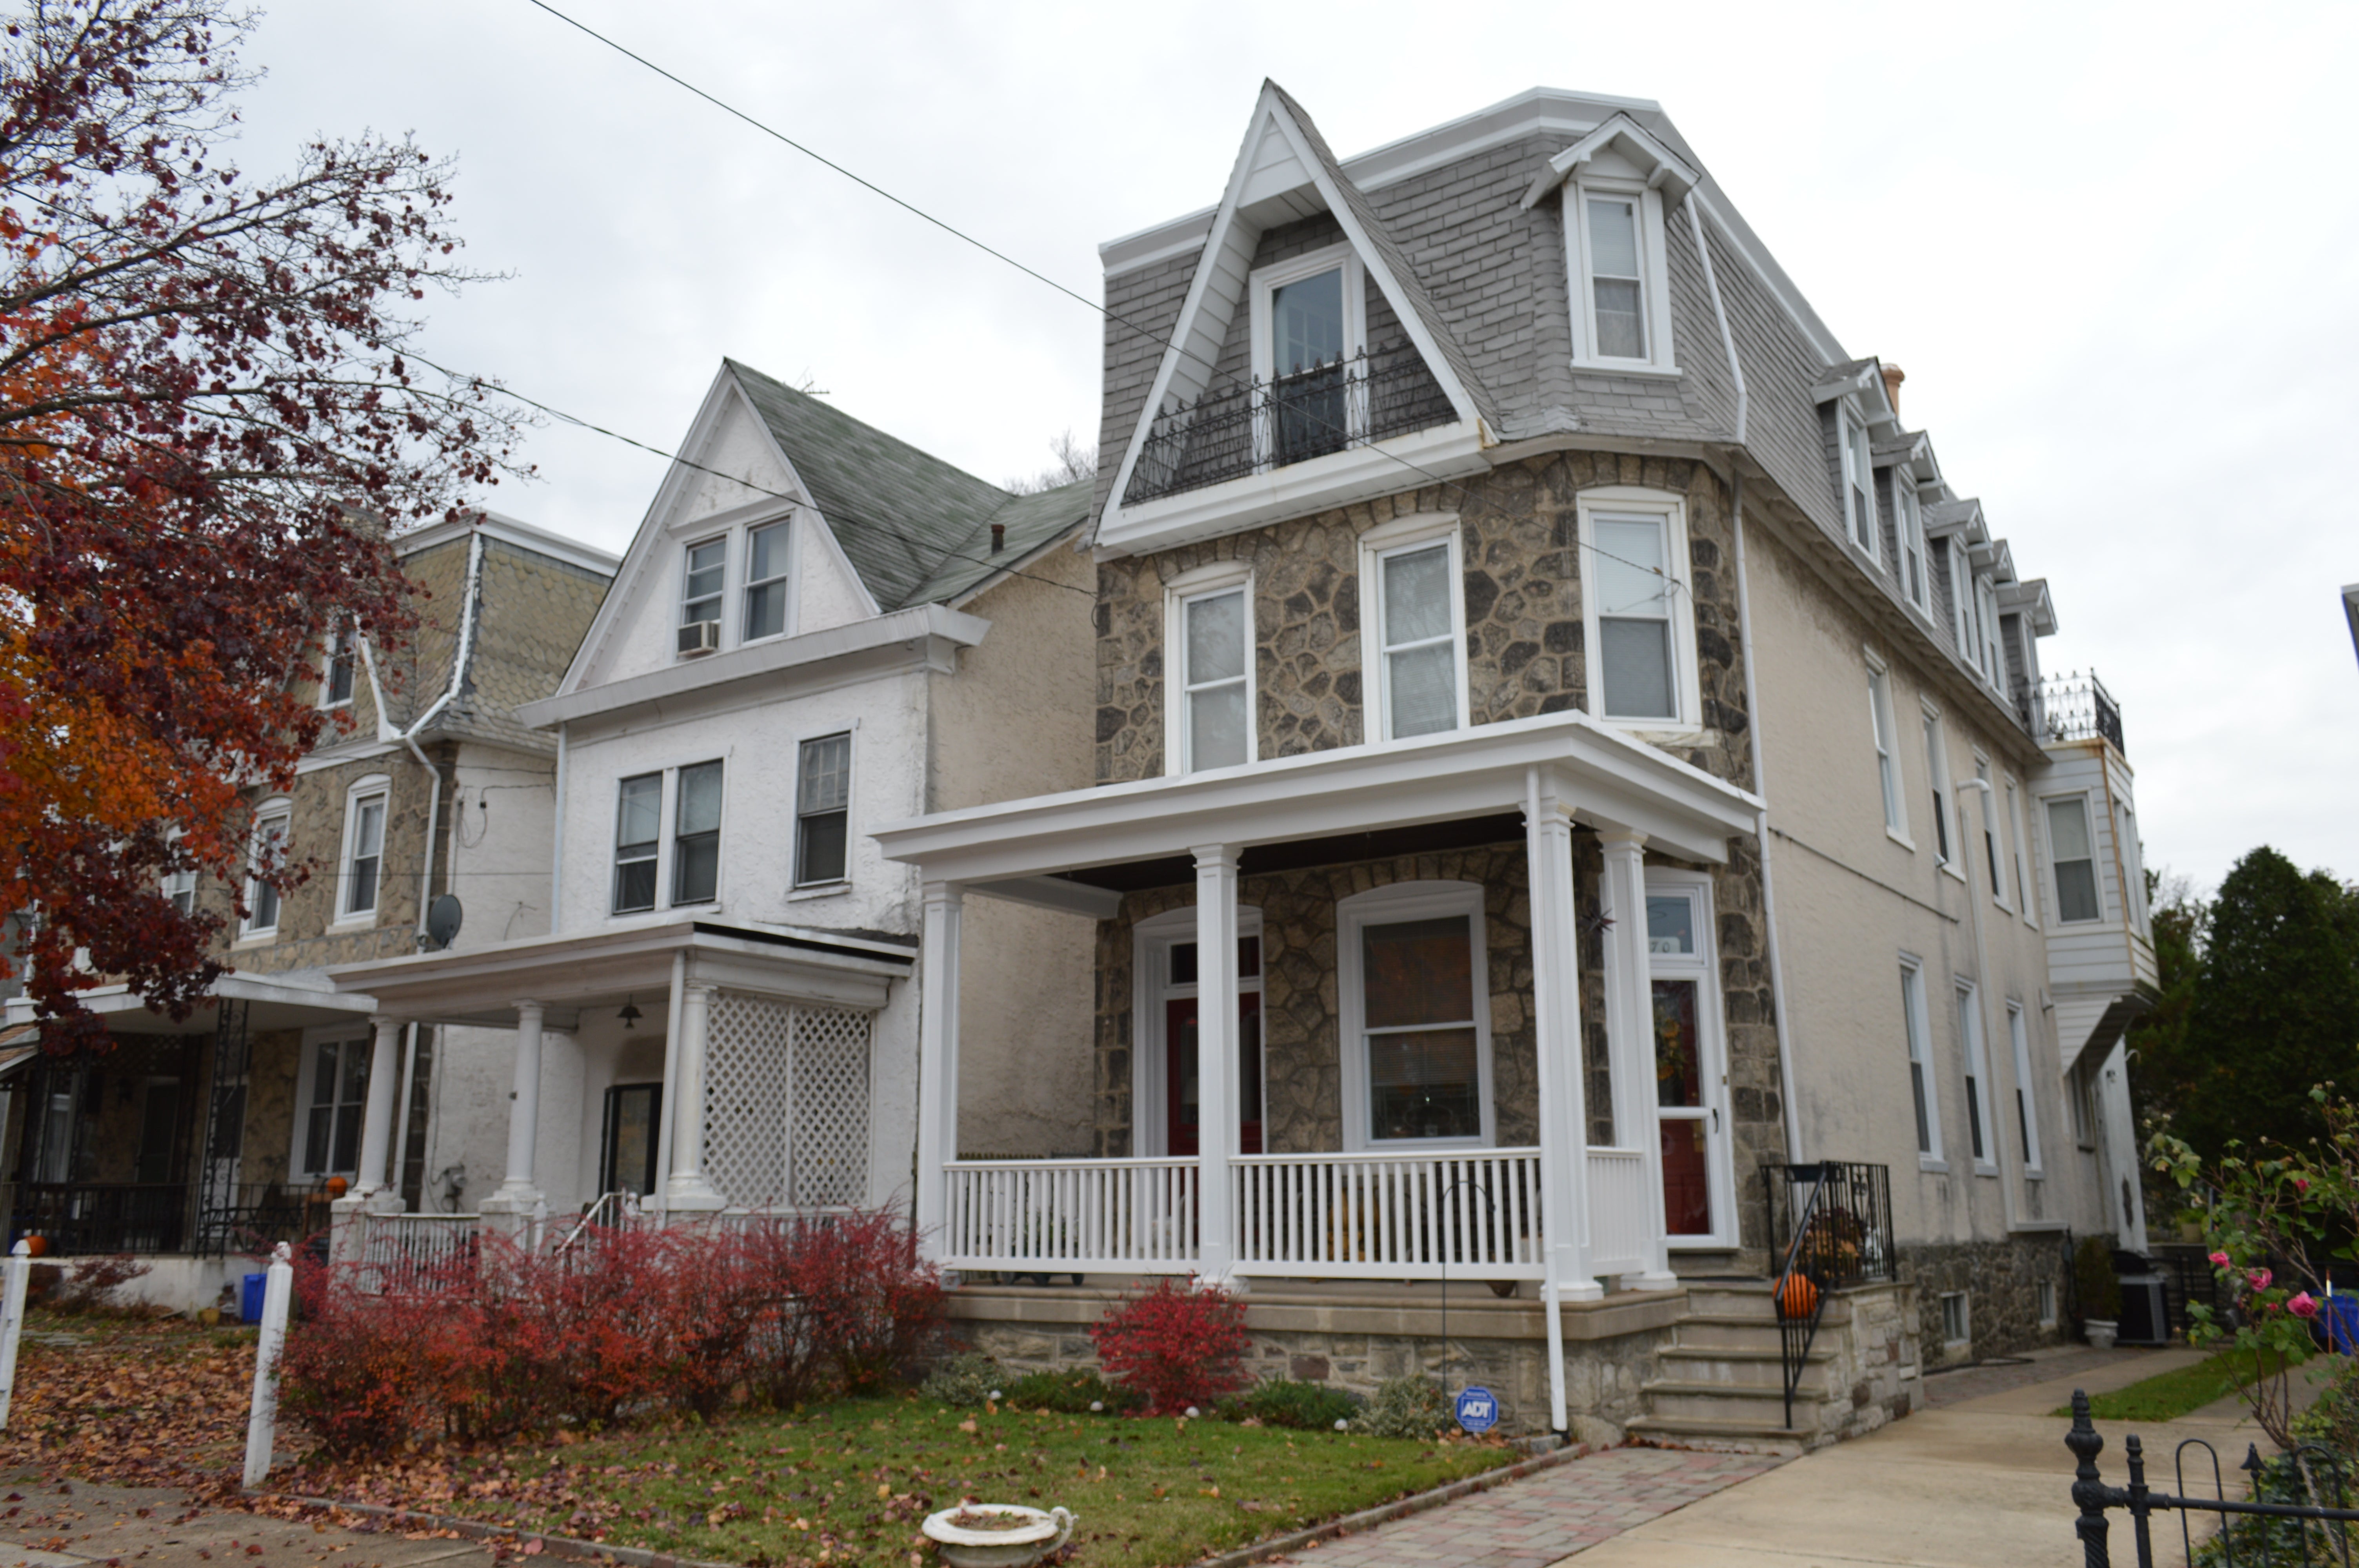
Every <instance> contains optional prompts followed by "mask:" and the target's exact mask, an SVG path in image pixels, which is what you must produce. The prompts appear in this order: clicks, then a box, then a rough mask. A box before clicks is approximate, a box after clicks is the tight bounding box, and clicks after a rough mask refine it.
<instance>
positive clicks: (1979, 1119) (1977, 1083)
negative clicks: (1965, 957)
mask: <svg viewBox="0 0 2359 1568" xmlns="http://www.w3.org/2000/svg"><path fill="white" fill-rule="evenodd" d="M1957 998H1958V1044H1959V1048H1960V1049H1961V1050H1962V1052H1963V1053H1964V1054H1965V1069H1966V1130H1967V1132H1968V1133H1969V1135H1970V1136H1971V1137H1972V1139H1973V1146H1974V1164H1975V1165H1976V1166H1978V1167H1991V1166H1994V1165H1995V1163H1996V1162H1997V1160H1998V1145H1997V1141H1996V1140H1995V1139H1994V1138H1993V1137H1992V1136H1991V1114H1990V1113H1991V1103H1990V1063H1989V1060H1988V1058H1987V1056H1986V1054H1984V1049H1983V1014H1982V1007H1981V1005H1980V1003H1979V1002H1978V1000H1977V999H1976V998H1975V995H1974V988H1973V985H1972V984H1971V983H1970V982H1968V981H1965V980H1960V981H1959V982H1958V983H1957Z"/></svg>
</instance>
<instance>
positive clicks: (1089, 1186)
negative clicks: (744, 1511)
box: [875, 714, 1756, 1372]
mask: <svg viewBox="0 0 2359 1568" xmlns="http://www.w3.org/2000/svg"><path fill="white" fill-rule="evenodd" d="M1755 806H1756V803H1755V801H1754V799H1753V797H1752V796H1750V795H1746V794H1745V793H1744V792H1743V791H1740V790H1738V789H1735V788H1734V787H1733V786H1731V785H1729V784H1725V783H1723V782H1722V781H1720V780H1717V779H1714V778H1712V777H1711V776H1710V775H1708V774H1706V773H1702V772H1701V771H1700V770H1697V769H1694V768H1691V767H1689V766H1688V765H1686V764H1685V763H1682V762H1679V761H1677V760H1676V759H1674V758H1672V757H1671V756H1669V754H1667V753H1666V752H1660V751H1658V750H1656V749H1655V748H1653V747H1650V746H1647V745H1645V744H1642V743H1640V742H1637V741H1632V740H1630V739H1628V738H1627V737H1625V736H1623V735H1621V734H1619V733H1616V732H1615V731H1614V730H1610V729H1607V728H1605V727H1603V726H1601V725H1598V724H1596V723H1594V722H1593V721H1592V720H1591V719H1588V718H1587V717H1586V716H1585V715H1582V714H1560V715H1551V716H1549V717H1545V718H1539V719H1520V720H1516V721H1513V722H1509V723H1504V724H1496V725H1487V726H1482V727H1479V728H1476V729H1473V730H1461V731H1455V732H1451V733H1448V734H1442V735H1436V736H1427V737H1421V738H1419V739H1418V740H1415V741H1404V742H1396V743H1392V744H1387V745H1384V746H1364V747H1355V748H1350V749H1346V750H1340V751H1331V752H1319V753H1314V754H1311V755H1308V756H1298V757H1290V758H1287V759H1283V760H1281V761H1278V762H1268V763H1262V764H1256V765H1251V766H1246V767H1241V768H1230V769H1222V770H1216V771H1212V772H1207V773H1197V774H1193V775H1187V776H1178V777H1169V778H1162V779H1155V780H1149V781H1146V782H1143V783H1138V784H1120V785H1114V786H1110V787H1107V788H1103V789H1097V790H1089V791H1077V792H1073V793H1071V794H1067V795H1053V796H1045V797H1038V798H1035V799H1030V800H1021V801H1015V802H1010V803H1007V804H1006V805H1001V806H985V807H976V808H972V809H968V810H963V811H957V812H948V813H942V814H939V815H937V816H929V817H924V818H919V819H916V820H914V821H909V822H905V823H899V824H895V825H892V826H890V827H885V828H883V829H881V830H879V831H878V832H877V833H876V834H875V837H876V838H877V840H878V842H879V843H880V844H881V845H882V846H883V847H884V849H885V851H886V854H887V856H889V857H890V858H892V859H895V860H902V861H905V862H907V863H909V864H912V865H914V866H916V867H918V868H919V871H920V873H921V876H922V878H923V880H924V885H925V897H926V925H925V933H924V941H923V953H924V960H923V973H922V982H921V983H922V986H923V1011H922V1014H921V1033H920V1043H919V1059H920V1064H921V1070H920V1076H919V1121H918V1176H917V1181H918V1187H917V1200H916V1208H917V1218H918V1226H919V1236H920V1246H921V1247H923V1248H925V1249H927V1250H928V1251H929V1253H930V1254H931V1255H932V1256H933V1257H935V1258H936V1259H937V1260H940V1262H942V1263H943V1264H945V1265H947V1266H949V1267H951V1268H956V1269H969V1270H995V1271H1013V1272H1018V1273H1022V1272H1035V1273H1093V1272H1095V1273H1112V1274H1121V1275H1139V1274H1158V1273H1160V1274H1189V1275H1196V1276H1200V1277H1202V1278H1204V1279H1206V1280H1208V1281H1220V1282H1223V1283H1236V1284H1242V1283H1244V1282H1245V1281H1253V1280H1256V1279H1298V1280H1343V1279H1360V1280H1400V1281H1414V1280H1443V1279H1462V1280H1482V1281H1535V1282H1536V1283H1537V1284H1538V1288H1539V1292H1540V1294H1541V1297H1542V1299H1543V1301H1544V1302H1545V1303H1547V1305H1548V1309H1549V1313H1550V1314H1554V1313H1555V1311H1556V1310H1557V1308H1558V1306H1559V1305H1560V1303H1566V1302H1578V1301H1593V1300H1597V1299H1599V1298H1600V1297H1601V1296H1602V1295H1603V1293H1604V1290H1605V1288H1606V1287H1605V1283H1604V1281H1611V1280H1614V1279H1616V1278H1617V1277H1618V1278H1619V1280H1620V1281H1621V1283H1622V1284H1623V1285H1624V1286H1625V1287H1629V1288H1636V1289H1641V1290H1667V1289H1670V1288H1672V1287H1673V1286H1674V1285H1675V1284H1676V1283H1677V1278H1676V1276H1675V1275H1674V1274H1673V1272H1672V1271H1671V1269H1670V1264H1669V1237H1668V1227H1667V1225H1666V1219H1665V1212H1664V1188H1663V1174H1662V1168H1661V1144H1660V1142H1659V1141H1658V1123H1657V1118H1658V1108H1657V1106H1656V1102H1655V1085H1656V1054H1655V1041H1654V1038H1653V1024H1654V1019H1655V1010H1656V1003H1655V998H1654V994H1653V989H1652V979H1651V962H1650V957H1649V951H1648V948H1649V943H1648V940H1647V930H1648V927H1647V896H1648V884H1647V869H1646V866H1645V862H1644V856H1645V851H1646V849H1647V847H1648V846H1649V845H1653V846H1655V847H1657V848H1658V849H1660V850H1662V851H1664V852H1666V853H1669V854H1670V855H1673V856H1676V857H1678V858H1679V859H1680V860H1683V861H1689V862H1701V863H1705V864H1716V863H1724V862H1725V860H1727V856H1728V850H1727V839H1728V838H1729V837H1730V836H1731V835H1732V834H1737V833H1750V832H1751V831H1752V829H1753V827H1754V822H1755V816H1754V812H1755ZM1518 819H1519V820H1520V825H1521V828H1522V838H1523V866H1524V870H1525V874H1526V875H1527V878H1528V891H1529V931H1530V944H1531V954H1532V964H1531V983H1530V994H1529V996H1528V998H1526V999H1523V1000H1525V1002H1526V1003H1527V1006H1528V1008H1529V1012H1530V1016H1531V1019H1532V1022H1533V1033H1534V1035H1535V1044H1536V1051H1535V1056H1536V1062H1535V1064H1534V1066H1535V1069H1536V1082H1535V1089H1536V1098H1537V1116H1536V1118H1535V1119H1534V1125H1535V1127H1536V1130H1537V1133H1538V1136H1537V1138H1536V1139H1532V1140H1530V1141H1525V1142H1518V1143H1514V1144H1501V1143H1500V1142H1499V1141H1497V1140H1496V1139H1495V1137H1494V1136H1493V1134H1494V1130H1495V1128H1494V1122H1493V1120H1492V1119H1491V1116H1490V1113H1489V1111H1488V1108H1487V1102H1486V1108H1485V1111H1484V1118H1483V1133H1482V1136H1481V1137H1479V1138H1477V1137H1474V1136H1472V1135H1471V1133H1467V1134H1466V1135H1462V1136H1458V1137H1454V1138H1447V1139H1439V1138H1438V1139H1432V1140H1418V1139H1414V1138H1410V1139H1397V1140H1393V1141H1386V1140H1382V1139H1374V1138H1368V1137H1359V1138H1353V1137H1352V1136H1350V1135H1349V1134H1348V1133H1347V1135H1346V1137H1345V1138H1344V1139H1343V1145H1344V1146H1343V1147H1341V1148H1336V1149H1330V1150H1318V1151H1314V1152H1272V1153H1263V1152H1247V1150H1246V1149H1245V1147H1243V1146H1242V1143H1241V1139H1240V1134H1239V1121H1238V1114H1237V1112H1238V1108H1239V1107H1240V1105H1241V1103H1242V1102H1241V1098H1240V1097H1241V1095H1244V1094H1246V1093H1247V1092H1249V1088H1250V1087H1249V1086H1246V1085H1244V1084H1241V1083H1240V1081H1239V1074H1238V1061H1239V1055H1240V1053H1239V1050H1238V1030H1239V1027H1240V1026H1239V1022H1238V1021H1239V1007H1238V999H1239V997H1240V994H1241V992H1242V991H1243V990H1245V989H1247V986H1246V984H1245V983H1241V976H1240V974H1239V954H1240V945H1239V933H1240V916H1241V907H1240V903H1239V883H1240V879H1241V875H1243V874H1245V872H1244V863H1245V861H1246V860H1250V859H1254V858H1256V857H1260V858H1261V859H1262V860H1264V861H1265V863H1268V862H1269V860H1270V858H1271V857H1273V856H1283V855H1284V854H1285V853H1288V852H1291V853H1294V854H1296V855H1297V856H1298V857H1299V855H1301V854H1303V853H1316V852H1317V851H1316V847H1317V846H1318V845H1321V844H1324V843H1328V842H1333V841H1338V840H1341V839H1343V838H1344V837H1345V836H1349V835H1362V836H1366V835H1376V834H1398V833H1399V832H1401V831H1402V830H1412V831H1414V830H1418V829H1421V828H1422V829H1435V830H1441V829H1444V828H1445V827H1446V826H1447V825H1450V824H1453V823H1457V824H1467V823H1471V822H1493V823H1495V822H1499V821H1505V822H1507V823H1508V824H1510V825H1511V826H1510V827H1508V829H1507V831H1509V832H1512V831H1513V827H1512V824H1514V823H1515V822H1516V821H1517V820H1518ZM1577 823H1578V824H1580V825H1582V826H1584V827H1589V828H1591V829H1593V830H1594V831H1595V833H1596V835H1597V838H1598V842H1599V846H1600V848H1601V849H1602V851H1603V878H1602V883H1601V894H1602V897H1601V899H1600V901H1599V902H1600V903H1601V905H1602V907H1599V908H1598V909H1596V910H1595V912H1594V913H1595V914H1596V915H1597V916H1599V917H1602V918H1603V919H1604V920H1606V921H1609V922H1610V924H1609V925H1606V926H1605V930H1604V936H1603V942H1604V946H1605V949H1606V964H1605V971H1604V972H1605V976H1606V980H1605V986H1604V991H1605V994H1604V995H1603V997H1602V998H1600V999H1598V1001H1599V1005H1600V1006H1601V1007H1602V1011H1603V1018H1604V1021H1605V1024H1606V1031H1605V1033H1606V1037H1607V1054H1608V1056H1609V1058H1610V1065H1611V1075H1610V1076H1611V1083H1612V1090H1611V1098H1612V1100H1613V1104H1612V1105H1611V1107H1610V1108H1606V1107H1597V1108H1593V1107H1591V1106H1589V1105H1588V1104H1587V1103H1586V1099H1587V1092H1588V1091H1587V1085H1586V1084H1585V1083H1584V1081H1583V1080H1584V1065H1583V1054H1582V1044H1581V1037H1582V1013H1581V1004H1582V998H1581V996H1580V989H1581V987H1580V963H1579V956H1578V948H1577V943H1578V937H1579V925H1578V915H1579V913H1580V912H1579V910H1578V908H1577V904H1578V903H1580V902H1581V901H1579V900H1577V898H1576V888H1575V875H1574V865H1573V855H1572V840H1573V835H1574V828H1575V825H1576V824H1577ZM1306 846H1308V847H1309V848H1307V849H1306ZM1336 858H1338V859H1342V858H1344V857H1342V856H1338V857H1336ZM1287 863H1289V864H1299V863H1302V862H1301V861H1300V860H1299V859H1298V860H1294V861H1289V862H1287ZM1142 865H1144V866H1147V867H1148V868H1150V871H1163V872H1165V873H1166V874H1165V875H1164V879H1163V880H1165V881H1174V880H1177V877H1176V876H1174V875H1171V874H1169V873H1170V872H1173V871H1177V872H1178V874H1179V875H1188V874H1190V873H1191V874H1192V881H1193V884H1194V893H1195V903H1194V908H1193V916H1192V922H1193V925H1192V933H1193V937H1194V942H1193V953H1194V958H1193V963H1194V966H1195V970H1194V982H1193V984H1194V994H1195V995H1196V996H1197V997H1199V998H1200V999H1201V1000H1200V1001H1199V1003H1198V1006H1197V1008H1196V1010H1195V1014H1194V1021H1193V1029H1194V1031H1195V1033H1194V1036H1193V1038H1194V1041H1195V1051H1196V1058H1195V1059H1196V1061H1197V1062H1199V1063H1201V1064H1204V1065H1203V1066H1202V1068H1201V1071H1200V1072H1199V1073H1198V1074H1197V1076H1196V1079H1195V1081H1194V1083H1193V1084H1192V1086H1191V1087H1192V1090H1193V1093H1194V1095H1195V1096H1196V1099H1195V1101H1194V1105H1195V1108H1196V1111H1197V1117H1196V1121H1195V1124H1194V1125H1195V1126H1197V1127H1198V1128H1199V1129H1200V1130H1201V1141H1200V1144H1199V1147H1198V1148H1197V1149H1196V1151H1195V1152H1193V1153H1182V1154H1178V1155H1174V1154H1170V1153H1168V1152H1167V1153H1163V1154H1154V1155H1147V1154H1140V1155H1134V1156H1132V1157H1125V1158H1089V1159H1062V1160H1049V1161H1035V1160H1024V1161H1004V1160H973V1159H960V1158H958V1157H957V1153H958V1144H957V1126H958V1121H957V1108H958V1076H959V1063H960V1058H961V1054H962V1052H963V1051H964V1050H966V1049H968V1048H970V1046H974V1047H979V1048H991V1049H1020V1048H1021V1047H1020V1043H1017V1042H1012V1041H991V1042H969V1041H967V1040H965V1039H964V1038H963V1037H962V1031H961V1027H960V1022H959V1018H958V1007H957V998H958V994H959V974H960V926H961V920H962V912H963V909H964V904H965V900H966V899H967V897H968V896H970V895H979V896H984V897H992V898H1004V899H1011V900H1015V901H1016V902H1020V903H1036V904H1040V905H1044V906H1048V907H1052V908H1060V909H1064V910H1067V911H1069V912H1071V913H1074V914H1088V915H1093V916H1095V917H1096V918H1098V919H1101V920H1105V919H1111V918H1114V916H1115V914H1117V912H1118V910H1119V909H1120V907H1121V903H1122V899H1121V894H1120V892H1117V891H1114V887H1115V886H1119V885H1122V879H1121V878H1120V877H1119V876H1113V877H1109V876H1105V875H1101V874H1097V873H1100V872H1103V871H1106V870H1107V869H1109V868H1123V867H1134V868H1136V867H1140V866H1142ZM1109 882H1111V883H1113V884H1114V886H1109V885H1104V884H1107V883H1109ZM1346 902H1347V903H1348V902H1350V901H1346ZM1166 918H1167V920H1169V919H1179V918H1182V917H1181V916H1180V915H1178V914H1174V915H1172V916H1168V917H1166ZM1337 946H1338V947H1339V948H1340V947H1341V946H1343V944H1341V943H1339V944H1338V945H1337ZM1246 950H1247V951H1251V950H1252V949H1250V948H1248V949H1246ZM1716 987H1717V982H1716V980H1713V981H1712V982H1711V984H1710V985H1708V986H1707V987H1706V989H1715V990H1716ZM1715 1005H1716V1003H1715ZM1486 1071H1487V1068H1486ZM1486 1092H1487V1089H1486ZM1593 1109H1594V1110H1596V1111H1598V1112H1600V1113H1601V1114H1599V1115H1597V1116H1594V1117H1593V1115H1592V1112H1593ZM1609 1111H1610V1114H1605V1113H1607V1112H1609ZM1606 1124H1610V1126H1611V1128H1612V1129H1613V1132H1614V1136H1613V1138H1612V1140H1611V1141H1608V1142H1605V1143H1597V1144H1593V1142H1592V1141H1591V1140H1590V1139H1589V1138H1588V1137H1587V1136H1586V1133H1587V1131H1588V1130H1589V1129H1591V1128H1592V1127H1593V1126H1598V1125H1606ZM1464 1131H1465V1130H1463V1129H1462V1132H1464ZM1420 1142H1424V1143H1425V1144H1426V1145H1427V1146H1424V1147H1420V1146H1419V1143H1420ZM1558 1370H1559V1372H1560V1370H1561V1368H1558Z"/></svg>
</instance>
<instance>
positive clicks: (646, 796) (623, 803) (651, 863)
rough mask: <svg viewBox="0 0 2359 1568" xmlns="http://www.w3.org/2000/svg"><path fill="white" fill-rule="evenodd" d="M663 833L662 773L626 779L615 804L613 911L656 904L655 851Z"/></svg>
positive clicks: (620, 911) (651, 907)
mask: <svg viewBox="0 0 2359 1568" xmlns="http://www.w3.org/2000/svg"><path fill="white" fill-rule="evenodd" d="M662 835H663V774H661V773H641V774H639V775H638V776H637V777H636V778H628V779H625V780H624V781H623V784H622V791H621V799H620V800H619V801H618V802H617V803H616V805H615V807H614V913H615V914H635V913H636V912H637V911H639V910H643V909H653V908H654V907H655V906H656V853H657V850H658V849H659V848H660V845H659V843H658V840H659V839H660V838H662Z"/></svg>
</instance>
